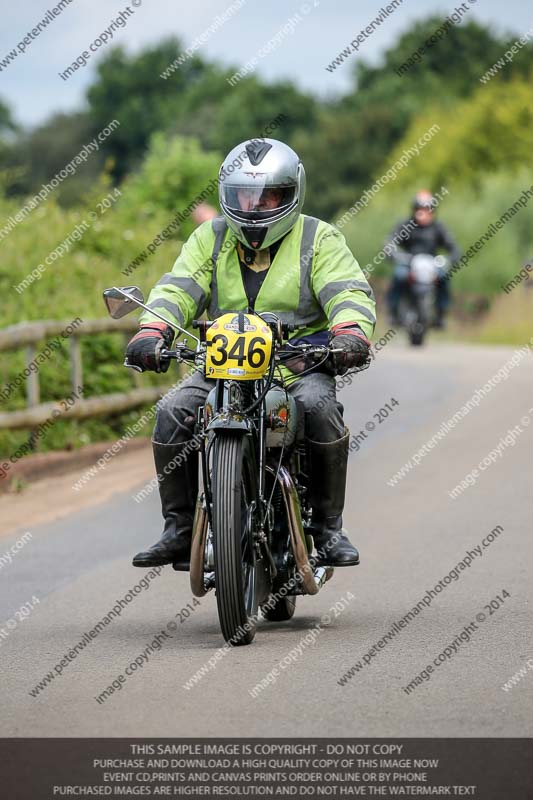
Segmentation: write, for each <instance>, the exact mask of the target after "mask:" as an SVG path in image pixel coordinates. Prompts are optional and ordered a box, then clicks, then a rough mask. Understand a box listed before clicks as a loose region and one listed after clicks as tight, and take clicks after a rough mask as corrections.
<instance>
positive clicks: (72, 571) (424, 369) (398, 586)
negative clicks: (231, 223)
mask: <svg viewBox="0 0 533 800" xmlns="http://www.w3.org/2000/svg"><path fill="white" fill-rule="evenodd" d="M398 339H399V337H398ZM512 353H513V350H512V349H511V348H475V347H467V346H461V347H459V346H446V345H443V346H439V345H436V344H434V343H431V344H430V345H429V346H428V348H427V349H424V350H421V351H416V350H409V349H407V348H406V347H405V346H403V344H401V343H400V342H393V343H391V344H390V345H388V346H387V347H386V348H385V349H384V350H383V351H382V352H381V353H379V354H378V357H377V359H376V362H375V364H374V365H373V366H372V368H371V369H370V370H368V371H367V372H365V373H363V374H362V375H360V376H358V377H357V379H356V380H354V382H353V384H352V386H350V387H347V388H346V389H344V390H343V392H342V395H341V397H342V400H343V402H344V403H345V407H346V418H347V422H348V424H349V426H350V428H351V430H352V433H353V434H357V433H358V432H359V431H360V430H362V429H365V425H366V423H373V424H374V425H375V428H374V430H370V431H368V430H367V431H366V438H363V437H362V436H360V439H361V447H360V450H359V451H358V452H353V453H352V455H351V456H350V472H349V490H348V499H347V511H346V520H345V521H346V526H347V527H348V529H349V531H350V534H351V537H352V539H353V540H354V542H356V543H357V545H358V546H359V548H360V550H361V554H362V563H361V565H360V566H359V567H357V568H350V569H344V570H337V571H336V572H335V575H334V577H333V579H332V580H331V581H330V582H329V583H328V584H327V585H326V586H325V588H324V589H323V590H322V591H321V592H320V593H319V595H317V596H316V597H306V598H299V599H298V605H297V610H296V615H295V617H294V618H293V620H292V621H291V622H289V623H268V622H265V621H263V622H261V623H260V626H259V630H258V633H257V636H256V639H255V641H254V643H253V644H252V645H251V646H250V647H243V648H237V649H232V650H230V651H229V652H226V651H223V655H222V656H219V657H218V658H219V660H218V662H217V664H216V666H215V667H214V668H211V669H209V671H208V672H207V674H204V675H203V677H201V679H200V680H199V681H198V682H197V684H196V685H195V686H193V687H192V688H190V689H186V688H184V684H185V683H186V682H187V681H188V680H190V679H191V676H192V675H193V674H194V673H195V672H196V671H197V670H199V669H200V668H201V667H202V666H203V665H206V664H208V662H209V659H214V658H215V654H217V653H218V652H219V648H220V647H221V646H222V645H223V640H222V638H221V635H220V632H219V629H218V622H217V615H216V603H215V598H214V596H213V595H212V594H210V595H208V596H207V597H206V598H204V599H202V600H201V603H200V605H199V606H198V607H195V608H194V611H193V612H192V613H191V614H190V616H189V617H188V618H187V619H184V621H183V622H182V623H180V622H179V617H176V613H177V612H180V611H181V610H182V609H184V608H186V607H187V605H188V604H189V603H192V596H191V592H190V589H189V584H188V575H187V574H179V573H175V572H173V571H172V570H171V569H170V568H166V569H165V570H163V572H162V574H161V575H160V576H159V577H156V578H154V580H153V581H152V582H151V583H150V587H149V588H148V589H147V590H146V591H142V592H141V593H140V594H138V595H137V596H135V597H134V599H133V600H132V601H131V602H129V603H128V604H127V606H126V607H125V608H124V610H123V611H122V614H121V616H120V617H119V618H117V619H114V620H113V621H112V622H111V623H110V624H109V625H108V626H106V627H105V628H104V630H103V631H102V632H101V633H100V634H99V635H98V636H97V637H96V638H95V639H94V640H91V641H90V644H88V645H87V646H86V647H85V648H84V649H83V650H82V651H81V652H80V653H79V654H78V655H77V657H76V658H75V659H74V660H72V661H71V662H70V663H69V662H64V663H65V664H66V666H65V667H64V668H63V670H62V674H61V675H59V674H57V673H56V674H55V678H54V679H53V680H52V681H51V682H50V683H49V684H48V685H47V686H45V687H44V689H43V690H41V691H40V692H39V693H38V695H37V696H36V697H33V696H31V694H30V691H31V690H34V687H36V685H37V684H38V682H39V681H41V680H42V679H43V678H44V677H45V676H46V674H47V673H48V672H53V671H54V667H55V665H56V664H58V663H59V662H60V661H61V659H62V658H63V657H64V655H65V654H68V652H69V650H70V649H71V648H72V647H73V645H75V644H76V643H77V642H79V641H80V639H81V638H82V636H83V633H84V632H85V631H89V630H91V629H93V628H94V626H95V625H96V624H97V623H98V622H99V621H100V620H101V619H102V618H103V617H104V616H105V615H106V614H107V612H108V611H109V610H110V609H111V608H112V607H113V606H114V605H115V602H116V600H117V599H119V598H123V597H124V596H125V595H126V593H127V592H128V590H129V589H131V587H133V586H134V585H135V584H136V583H138V582H139V580H141V578H142V577H143V575H144V572H143V571H141V570H138V569H134V568H133V567H132V566H131V564H130V559H131V555H132V554H133V553H135V552H136V551H137V550H138V549H140V548H141V547H143V546H144V545H147V544H149V543H151V542H152V541H153V540H155V539H156V538H157V535H158V533H159V531H158V527H159V519H158V514H159V511H158V503H157V500H156V497H155V495H153V496H152V497H150V498H149V499H147V500H145V501H144V502H143V503H141V504H135V503H134V502H133V501H132V499H131V493H130V492H128V493H127V494H121V495H118V496H117V497H115V498H114V499H112V500H111V501H107V502H106V503H105V504H102V505H99V506H97V507H93V508H89V509H85V510H83V511H80V512H78V513H75V514H72V515H71V516H68V517H66V518H64V519H61V520H58V521H56V522H54V523H51V524H47V525H42V526H40V527H39V528H35V529H34V530H33V538H32V540H31V541H30V542H28V543H27V544H26V545H25V546H24V548H23V549H21V550H20V551H19V552H17V554H16V556H15V557H14V558H13V561H12V563H11V564H7V565H5V566H3V567H2V568H1V570H0V609H1V610H0V628H1V629H3V630H4V631H8V634H7V635H5V634H2V633H0V657H1V659H2V665H3V668H2V681H1V682H0V708H1V709H2V712H1V714H0V735H2V736H103V735H107V736H138V735H141V734H142V735H143V736H200V735H201V736H205V735H211V736H220V735H241V736H245V735H246V736H269V735H271V736H272V735H275V736H285V735H305V736H318V735H327V736H335V735H348V736H361V735H363V736H531V735H532V733H533V713H532V712H533V670H532V671H531V672H528V674H527V675H526V676H525V677H523V678H522V679H521V680H520V682H519V683H517V685H516V686H514V687H513V688H512V689H511V690H510V691H507V692H506V691H504V690H503V689H502V688H501V687H502V685H503V684H504V683H505V682H506V681H508V680H509V678H510V677H511V676H512V675H513V674H514V673H515V672H517V671H518V670H519V669H520V668H521V667H523V666H524V664H525V662H526V661H527V659H530V658H531V657H532V656H533V649H532V642H531V629H532V625H531V622H532V618H531V600H532V597H533V581H532V580H531V563H533V537H532V535H531V497H532V490H531V478H532V469H531V464H532V460H531V452H532V446H533V440H532V430H533V426H532V427H528V425H527V422H524V420H522V418H524V415H529V417H530V418H531V421H532V423H533V391H532V390H533V378H532V373H531V356H525V357H523V358H522V359H521V361H520V364H519V365H517V366H516V367H513V368H511V369H509V370H508V377H507V378H506V379H503V380H501V382H500V383H498V384H497V385H494V387H493V388H492V389H491V390H490V391H489V392H488V393H487V394H486V396H485V397H484V398H483V399H482V400H481V401H480V404H479V407H478V408H477V409H476V408H474V409H473V410H472V411H470V413H469V414H468V415H467V416H466V417H465V418H464V419H462V420H461V421H458V422H457V424H456V426H455V427H454V428H453V429H452V430H451V431H450V432H449V433H448V434H447V435H446V436H444V438H442V440H440V441H437V442H436V444H435V446H434V447H433V449H432V450H431V451H428V453H427V455H425V456H424V457H422V459H421V462H420V464H419V465H418V466H417V467H415V468H414V469H412V470H411V471H410V472H409V473H408V474H407V475H406V476H405V477H403V479H401V480H400V481H399V482H397V484H396V485H394V486H391V485H389V484H388V483H387V481H388V480H390V478H391V476H392V475H394V473H396V472H397V470H399V469H400V468H401V467H402V465H403V464H404V463H405V462H406V461H407V459H408V458H409V457H411V456H412V455H413V453H416V452H417V451H418V449H419V448H420V447H421V446H422V445H423V444H424V443H425V442H426V441H427V440H428V439H430V438H431V437H432V436H434V435H435V434H436V431H437V430H438V429H439V427H440V425H441V423H442V422H443V421H446V420H447V419H449V418H450V417H452V416H453V415H454V414H455V413H456V412H457V411H458V409H460V408H461V406H462V405H463V404H464V403H465V402H466V401H467V400H468V399H469V398H470V397H471V396H472V395H473V394H474V392H475V391H476V390H477V389H478V388H479V387H482V386H483V385H484V384H486V382H487V381H488V380H489V379H490V378H491V376H493V375H494V374H495V373H497V372H498V370H499V369H500V368H501V367H503V365H504V364H505V363H506V362H507V361H508V359H509V358H510V357H511V356H512ZM391 398H395V400H397V402H398V405H393V404H391ZM386 403H389V405H390V406H391V408H392V411H391V412H389V416H388V417H387V418H386V419H385V418H383V421H381V422H380V421H379V418H378V417H375V416H374V415H375V414H378V412H379V409H381V408H383V407H384V406H385V404H386ZM382 417H384V415H382ZM521 420H522V421H521ZM516 425H519V426H520V428H521V430H520V432H518V430H517V429H516V428H515V426H516ZM369 427H370V428H371V425H369ZM509 429H514V431H515V433H514V434H512V435H511V436H507V440H506V441H507V442H508V443H507V444H504V445H502V444H501V443H500V450H499V452H498V454H497V455H495V456H494V459H495V463H494V464H491V465H490V466H488V468H486V469H483V470H480V472H479V476H478V479H477V481H476V482H475V483H474V485H472V486H468V487H467V488H466V490H465V491H463V492H462V493H461V494H460V495H459V496H457V497H456V498H455V499H453V498H452V497H450V495H449V492H450V491H452V490H453V488H454V487H455V486H456V485H458V484H459V483H460V481H461V480H462V479H463V478H464V477H465V475H466V474H467V473H469V472H470V471H471V470H472V469H473V468H475V467H476V465H477V464H478V463H479V462H481V461H482V460H483V459H484V458H485V456H487V454H488V453H489V452H490V451H491V450H493V448H496V447H497V446H498V443H499V442H500V440H501V438H502V437H505V436H506V435H507V432H508V430H509ZM511 439H512V444H511ZM486 463H487V462H486ZM471 482H472V481H471ZM28 502H30V503H31V494H30V495H29V497H28ZM498 526H501V530H500V529H499V528H498ZM496 528H497V531H496V533H495V534H494V541H492V542H490V543H489V544H488V546H487V547H485V548H483V549H482V550H481V555H476V556H475V557H474V558H473V561H472V563H471V565H470V566H469V568H465V569H463V570H461V569H459V570H458V572H457V573H456V575H457V576H458V577H457V580H455V579H453V578H451V579H450V578H449V577H448V578H447V583H445V584H443V586H444V588H443V589H442V590H439V593H438V594H437V593H436V594H435V597H434V598H433V599H432V601H431V603H430V605H429V606H427V607H426V606H423V608H422V610H421V611H419V613H416V614H412V615H411V618H409V619H408V622H407V623H405V622H404V623H403V625H401V626H400V625H399V624H398V625H397V626H396V630H397V632H396V634H395V635H392V634H391V635H390V636H389V638H385V639H384V637H385V635H386V634H387V633H388V632H390V631H391V629H393V627H394V623H399V621H400V620H402V618H404V617H405V615H406V614H407V613H408V612H409V611H410V610H411V609H412V608H413V607H414V606H415V605H417V604H419V601H421V599H422V598H423V597H424V595H425V594H426V591H427V590H428V589H432V588H433V587H435V586H436V584H438V583H439V581H440V580H442V579H444V578H445V576H449V574H450V572H451V570H452V569H453V568H454V567H456V566H457V565H458V564H459V562H461V561H462V559H463V556H464V555H465V554H466V553H467V551H469V550H470V551H473V552H475V548H476V546H478V545H480V544H481V541H482V540H483V539H485V537H487V535H489V534H490V532H491V531H493V530H494V529H496ZM19 536H20V531H19V532H18V533H17V532H15V531H14V532H13V533H12V534H11V535H10V536H8V537H3V538H2V539H1V540H0V554H1V553H4V552H5V551H6V550H7V549H8V548H9V547H10V546H11V545H12V544H13V543H14V542H15V541H16V540H17V539H18V537H19ZM504 590H505V593H504ZM348 593H351V594H352V595H353V599H350V598H349V596H348ZM507 593H508V595H509V596H506V595H507ZM497 595H499V596H500V598H501V602H500V601H496V602H495V603H494V605H493V607H492V608H486V606H488V604H490V601H491V600H493V598H496V596H497ZM32 597H35V598H37V599H38V600H39V602H38V603H36V602H35V600H32ZM342 598H344V602H343V601H342ZM337 602H340V603H341V605H344V606H345V608H344V610H343V611H342V612H341V613H339V615H338V616H337V617H336V618H335V616H334V612H333V611H332V610H331V609H332V608H333V606H334V605H335V603H337ZM25 603H30V604H32V603H33V608H31V610H30V612H29V615H28V616H27V617H24V618H23V617H22V614H21V612H20V611H19V609H20V608H21V606H22V605H23V604H25ZM494 606H496V609H494ZM339 607H340V606H339ZM28 609H29V607H28ZM24 613H25V612H24ZM328 613H329V616H330V617H331V621H330V623H329V624H327V617H326V619H325V620H322V627H321V628H320V629H318V628H316V626H317V625H318V624H321V618H322V617H323V615H324V614H326V615H327V614H328ZM480 614H482V615H483V616H484V617H485V618H484V619H483V620H482V621H479V620H480V618H479V615H480ZM15 615H18V619H17V618H15ZM10 618H15V622H16V625H15V626H13V625H12V623H11V625H12V627H11V628H8V627H7V620H8V619H10ZM182 618H183V617H182ZM476 619H478V621H477V622H476V623H475V624H476V628H475V629H474V627H472V625H471V623H473V622H475V621H476ZM169 623H170V625H169ZM469 625H470V626H471V627H470V631H471V635H470V634H469V635H468V636H467V635H466V634H465V635H463V639H460V638H458V637H460V634H461V632H462V631H464V630H465V627H466V626H469ZM313 629H314V630H315V631H316V634H314V635H313V634H310V631H312V630H313ZM161 631H163V633H162V634H161V633H160V632H161ZM158 633H159V634H160V640H161V641H162V646H161V649H159V650H157V649H155V648H156V647H157V645H153V647H152V650H151V651H150V650H148V651H147V648H148V646H149V645H150V644H151V643H153V642H154V637H155V636H156V634H158ZM305 637H307V638H305ZM467 638H469V641H466V639H467ZM380 640H382V642H383V641H384V642H385V643H384V644H383V643H382V644H381V647H379V645H378V646H377V647H376V648H375V650H374V651H373V653H372V655H369V651H370V649H371V648H372V647H373V646H374V645H376V644H377V643H378V642H379V641H380ZM454 641H455V650H454V648H453V646H451V643H453V642H454ZM457 642H459V644H458V643H457ZM447 647H448V652H449V653H450V657H447V656H443V658H442V663H439V665H438V666H434V670H433V673H431V674H429V676H428V679H427V680H425V679H423V678H422V679H419V685H414V688H412V690H411V691H410V692H409V693H407V692H406V691H404V688H403V687H406V686H407V684H409V683H410V682H411V681H413V679H415V677H416V676H417V675H419V674H420V673H421V671H422V670H424V669H425V668H426V666H427V665H428V664H432V663H434V661H435V659H438V657H439V654H441V653H442V652H444V650H445V648H447ZM143 651H144V652H145V653H147V654H148V656H149V660H148V661H146V660H143V662H142V668H138V669H137V670H136V671H135V672H134V673H133V674H131V675H130V676H128V677H127V679H126V680H125V682H124V681H122V682H120V679H118V676H119V675H121V674H122V675H123V674H124V672H125V668H126V667H128V665H129V664H130V663H131V662H133V661H134V660H135V659H136V658H137V657H138V656H139V655H140V654H141V653H142V652H143ZM291 652H292V656H291V655H290V653H291ZM365 655H366V659H365V658H364V656H365ZM283 659H285V662H284V663H282V662H283ZM358 661H360V662H361V663H362V664H363V666H362V668H360V669H359V670H358V671H357V672H355V674H354V675H353V677H352V678H351V679H350V680H348V681H347V683H346V684H345V685H343V686H341V685H339V683H338V680H339V679H340V678H341V677H342V675H343V674H344V673H345V672H346V671H347V670H348V669H349V668H350V667H351V666H352V665H353V664H354V663H356V662H358ZM365 661H366V662H367V663H365ZM212 663H214V661H212ZM531 664H533V661H532V662H531ZM274 669H277V672H278V676H277V677H275V673H273V674H274V677H275V681H274V682H273V685H268V686H267V687H266V688H265V689H264V690H261V691H259V692H258V693H257V694H258V696H257V697H252V696H251V694H250V690H252V689H253V687H254V686H256V684H258V683H259V682H260V681H261V680H262V679H264V678H265V677H266V676H267V674H268V673H270V672H271V671H272V670H274ZM58 671H59V670H58ZM426 674H427V673H426ZM114 680H116V683H117V685H118V686H119V687H120V689H119V688H118V686H117V688H116V690H115V691H114V692H113V693H112V694H110V696H109V697H108V699H107V700H106V701H105V702H102V703H98V702H97V701H96V699H95V697H96V696H98V695H101V693H102V692H103V691H104V690H105V689H106V687H108V686H110V685H112V683H113V681H114Z"/></svg>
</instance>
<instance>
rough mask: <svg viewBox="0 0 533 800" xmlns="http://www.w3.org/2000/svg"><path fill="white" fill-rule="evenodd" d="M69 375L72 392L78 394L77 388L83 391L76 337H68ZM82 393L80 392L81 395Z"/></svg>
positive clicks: (78, 340) (79, 347) (79, 354)
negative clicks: (79, 387)
mask: <svg viewBox="0 0 533 800" xmlns="http://www.w3.org/2000/svg"><path fill="white" fill-rule="evenodd" d="M70 375H71V383H72V391H73V392H74V393H76V394H77V393H78V386H81V389H82V391H83V367H82V363H81V342H80V339H79V338H78V337H77V336H71V337H70ZM81 393H82V392H80V394H81Z"/></svg>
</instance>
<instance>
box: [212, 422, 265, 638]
mask: <svg viewBox="0 0 533 800" xmlns="http://www.w3.org/2000/svg"><path fill="white" fill-rule="evenodd" d="M212 486H213V540H214V556H215V588H216V597H217V608H218V618H219V621H220V627H221V629H222V635H223V636H224V639H225V640H226V642H228V643H229V644H231V645H235V646H237V645H243V644H250V642H252V640H253V638H254V636H255V630H256V627H257V609H258V586H257V565H256V552H255V549H254V543H253V516H254V508H255V497H256V492H255V486H256V481H255V468H254V462H253V460H252V454H251V448H250V442H249V439H248V437H247V436H245V435H236V434H232V433H218V434H217V436H216V439H215V441H214V443H213V473H212Z"/></svg>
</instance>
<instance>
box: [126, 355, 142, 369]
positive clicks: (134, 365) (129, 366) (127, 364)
mask: <svg viewBox="0 0 533 800" xmlns="http://www.w3.org/2000/svg"><path fill="white" fill-rule="evenodd" d="M123 366H124V367H128V369H134V370H135V372H143V370H142V368H141V367H138V366H137V364H130V363H129V361H128V359H127V358H125V359H124V364H123Z"/></svg>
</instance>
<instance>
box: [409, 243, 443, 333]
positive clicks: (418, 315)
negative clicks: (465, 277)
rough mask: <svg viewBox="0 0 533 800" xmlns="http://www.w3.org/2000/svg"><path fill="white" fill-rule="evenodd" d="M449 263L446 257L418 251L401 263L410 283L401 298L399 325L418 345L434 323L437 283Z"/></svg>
mask: <svg viewBox="0 0 533 800" xmlns="http://www.w3.org/2000/svg"><path fill="white" fill-rule="evenodd" d="M403 258H405V256H404V257H403ZM446 264H447V261H446V258H445V257H444V256H432V255H428V254H426V253H419V254H417V255H414V256H411V258H410V259H409V261H408V262H405V261H402V263H401V265H400V268H401V267H403V268H404V269H405V270H406V272H407V282H406V285H405V289H404V291H403V292H402V295H401V298H400V303H399V307H398V316H399V319H400V325H401V326H402V327H403V328H405V330H406V331H407V335H408V337H409V341H410V343H411V344H412V345H413V346H415V347H417V346H420V345H423V344H424V340H425V338H426V334H427V331H428V329H429V328H431V326H432V325H433V320H434V316H435V288H436V283H437V279H438V277H439V274H440V273H441V271H442V270H444V268H445V267H446Z"/></svg>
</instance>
